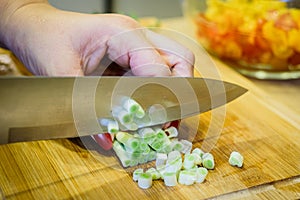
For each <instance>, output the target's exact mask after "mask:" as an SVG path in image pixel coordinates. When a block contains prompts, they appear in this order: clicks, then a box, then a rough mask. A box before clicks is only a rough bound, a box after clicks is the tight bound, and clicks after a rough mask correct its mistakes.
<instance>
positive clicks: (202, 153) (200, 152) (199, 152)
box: [192, 147, 204, 158]
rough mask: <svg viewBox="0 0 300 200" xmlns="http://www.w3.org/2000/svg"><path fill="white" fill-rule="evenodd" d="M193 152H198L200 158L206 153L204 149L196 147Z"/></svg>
mask: <svg viewBox="0 0 300 200" xmlns="http://www.w3.org/2000/svg"><path fill="white" fill-rule="evenodd" d="M192 153H195V154H198V155H199V156H200V158H202V156H203V155H204V151H202V150H201V149H200V148H198V147H197V148H194V149H193V151H192Z"/></svg>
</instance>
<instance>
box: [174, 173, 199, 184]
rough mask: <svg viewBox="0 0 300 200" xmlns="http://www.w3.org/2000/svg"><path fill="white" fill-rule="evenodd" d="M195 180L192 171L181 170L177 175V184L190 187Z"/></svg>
mask: <svg viewBox="0 0 300 200" xmlns="http://www.w3.org/2000/svg"><path fill="white" fill-rule="evenodd" d="M196 179H197V173H196V171H193V170H182V171H180V173H179V178H178V183H180V184H182V185H192V184H194V183H195V181H196Z"/></svg>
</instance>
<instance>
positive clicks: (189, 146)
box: [180, 140, 193, 154]
mask: <svg viewBox="0 0 300 200" xmlns="http://www.w3.org/2000/svg"><path fill="white" fill-rule="evenodd" d="M180 142H181V144H182V145H183V149H182V150H181V152H182V153H184V154H188V153H190V152H191V150H192V147H193V144H192V143H191V142H190V141H188V140H180Z"/></svg>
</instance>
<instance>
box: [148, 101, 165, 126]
mask: <svg viewBox="0 0 300 200" xmlns="http://www.w3.org/2000/svg"><path fill="white" fill-rule="evenodd" d="M147 113H148V116H149V117H150V119H151V123H152V124H163V123H165V122H166V121H167V112H166V110H165V108H164V106H162V105H160V104H154V105H152V106H150V107H149V109H148V112H147Z"/></svg>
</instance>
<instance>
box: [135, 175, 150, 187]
mask: <svg viewBox="0 0 300 200" xmlns="http://www.w3.org/2000/svg"><path fill="white" fill-rule="evenodd" d="M138 186H139V187H140V188H142V189H148V188H150V187H151V186H152V175H151V174H150V173H142V174H140V176H139V178H138Z"/></svg>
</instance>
